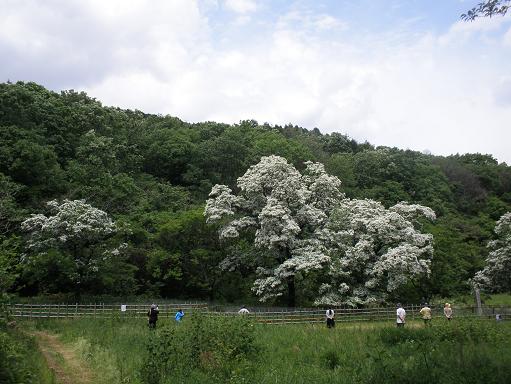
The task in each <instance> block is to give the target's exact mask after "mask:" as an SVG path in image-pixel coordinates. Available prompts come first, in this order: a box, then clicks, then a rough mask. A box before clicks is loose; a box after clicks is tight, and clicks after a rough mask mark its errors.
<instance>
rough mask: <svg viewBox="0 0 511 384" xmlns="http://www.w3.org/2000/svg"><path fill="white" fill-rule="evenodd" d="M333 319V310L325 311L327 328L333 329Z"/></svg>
mask: <svg viewBox="0 0 511 384" xmlns="http://www.w3.org/2000/svg"><path fill="white" fill-rule="evenodd" d="M334 317H335V312H334V310H333V309H332V308H328V309H327V311H326V326H327V327H328V328H333V327H335V320H334Z"/></svg>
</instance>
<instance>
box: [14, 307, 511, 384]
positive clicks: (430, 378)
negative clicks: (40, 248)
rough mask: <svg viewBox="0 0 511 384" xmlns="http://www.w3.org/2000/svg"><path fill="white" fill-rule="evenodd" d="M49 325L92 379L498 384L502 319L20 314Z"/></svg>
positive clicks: (503, 354)
mask: <svg viewBox="0 0 511 384" xmlns="http://www.w3.org/2000/svg"><path fill="white" fill-rule="evenodd" d="M23 327H24V328H25V329H27V330H32V331H35V330H37V331H40V332H41V331H42V332H49V333H56V334H58V335H59V337H60V339H61V340H62V341H63V342H65V343H66V344H69V345H72V346H73V347H74V348H75V350H76V351H77V353H79V355H80V357H81V358H82V359H84V360H86V361H87V362H88V364H90V366H91V367H92V369H93V370H94V371H95V372H96V375H97V380H96V381H95V382H97V383H100V384H101V383H111V384H113V383H140V384H152V383H171V382H172V383H174V382H179V383H198V382H199V383H256V382H257V383H311V382H314V383H431V382H435V383H453V382H463V383H482V382H484V383H505V382H511V370H510V369H509V367H510V366H511V365H510V364H511V324H509V323H499V324H497V323H494V322H492V321H486V320H473V319H472V320H462V319H455V320H453V321H452V322H451V323H447V322H444V321H440V320H437V321H435V323H434V324H433V326H432V327H430V328H424V326H423V325H422V323H418V322H417V323H415V322H410V323H408V324H407V326H406V328H405V329H396V328H395V326H394V324H392V323H364V324H362V323H339V324H338V325H337V327H336V328H335V329H333V330H329V329H326V327H325V326H324V325H323V324H321V325H319V324H318V325H284V326H282V325H280V326H279V325H262V324H255V323H252V322H251V321H249V320H247V319H245V318H240V317H236V318H220V317H214V318H209V317H205V316H194V317H189V318H188V319H186V321H184V322H183V323H180V324H175V323H173V322H170V320H165V321H161V322H160V324H159V327H158V329H157V330H156V331H151V330H149V329H147V327H146V324H145V323H144V321H143V320H136V319H124V320H123V319H103V320H100V319H94V320H92V319H79V320H43V321H26V322H23Z"/></svg>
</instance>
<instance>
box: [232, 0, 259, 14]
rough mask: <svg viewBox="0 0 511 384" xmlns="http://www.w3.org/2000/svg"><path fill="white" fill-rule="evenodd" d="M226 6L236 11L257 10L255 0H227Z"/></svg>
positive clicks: (248, 11)
mask: <svg viewBox="0 0 511 384" xmlns="http://www.w3.org/2000/svg"><path fill="white" fill-rule="evenodd" d="M225 7H226V8H227V9H229V10H230V11H232V12H236V13H250V12H255V11H256V10H257V4H256V2H255V1H254V0H225Z"/></svg>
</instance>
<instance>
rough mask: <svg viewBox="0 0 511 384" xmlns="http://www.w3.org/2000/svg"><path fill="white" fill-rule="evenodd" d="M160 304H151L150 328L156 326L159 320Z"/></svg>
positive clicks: (149, 312)
mask: <svg viewBox="0 0 511 384" xmlns="http://www.w3.org/2000/svg"><path fill="white" fill-rule="evenodd" d="M159 312H160V311H159V309H158V306H157V305H156V304H151V308H150V309H149V311H147V318H148V322H149V328H151V329H154V328H156V322H157V321H158V313H159Z"/></svg>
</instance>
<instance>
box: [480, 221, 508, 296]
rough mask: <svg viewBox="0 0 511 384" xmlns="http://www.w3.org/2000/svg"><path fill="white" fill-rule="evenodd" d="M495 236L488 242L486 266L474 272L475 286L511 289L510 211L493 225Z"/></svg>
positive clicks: (503, 289) (492, 289)
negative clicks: (488, 250) (488, 251)
mask: <svg viewBox="0 0 511 384" xmlns="http://www.w3.org/2000/svg"><path fill="white" fill-rule="evenodd" d="M495 234H496V235H497V238H496V239H495V240H492V241H490V242H489V243H488V248H489V249H490V253H489V254H488V257H487V258H486V267H484V269H483V270H482V271H479V272H477V273H476V275H475V277H474V283H475V285H476V286H479V287H481V288H486V289H488V290H489V291H497V292H498V291H510V290H511V212H507V213H506V214H504V215H502V216H501V218H500V219H499V220H498V221H497V223H496V225H495Z"/></svg>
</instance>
